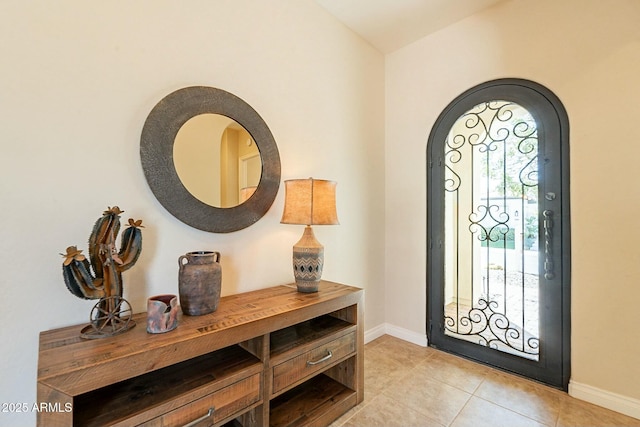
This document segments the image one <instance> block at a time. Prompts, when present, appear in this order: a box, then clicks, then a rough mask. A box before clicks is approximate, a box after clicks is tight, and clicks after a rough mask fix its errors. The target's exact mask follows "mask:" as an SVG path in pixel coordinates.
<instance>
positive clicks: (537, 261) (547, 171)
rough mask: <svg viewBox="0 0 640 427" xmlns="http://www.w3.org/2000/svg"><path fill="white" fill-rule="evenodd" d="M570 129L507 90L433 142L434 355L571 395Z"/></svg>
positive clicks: (540, 91) (536, 102)
mask: <svg viewBox="0 0 640 427" xmlns="http://www.w3.org/2000/svg"><path fill="white" fill-rule="evenodd" d="M568 137H569V124H568V119H567V115H566V112H565V110H564V108H563V106H562V104H561V103H560V101H559V100H558V98H557V97H556V96H555V95H554V94H553V93H552V92H551V91H549V90H548V89H546V88H545V87H543V86H541V85H539V84H537V83H534V82H531V81H527V80H521V79H500V80H495V81H490V82H487V83H484V84H481V85H479V86H476V87H474V88H472V89H470V90H468V91H467V92H465V93H463V94H462V95H460V96H459V97H458V98H456V99H455V100H454V101H453V102H452V103H451V104H449V106H447V108H446V109H445V110H444V111H443V112H442V114H441V115H440V116H439V118H438V120H437V121H436V123H435V125H434V127H433V129H432V131H431V134H430V136H429V142H428V159H427V162H428V165H427V166H428V182H427V189H428V195H427V204H428V206H427V230H428V236H427V242H428V248H427V251H428V260H427V265H428V279H427V280H428V282H427V288H428V307H427V312H428V316H427V317H428V318H427V336H428V340H429V345H431V346H433V347H437V348H440V349H442V350H445V351H449V352H453V353H457V354H460V355H463V356H465V357H468V358H471V359H475V360H478V361H481V362H483V363H487V364H490V365H492V366H496V367H499V368H502V369H505V370H509V371H512V372H515V373H518V374H521V375H524V376H527V377H530V378H532V379H535V380H538V381H541V382H544V383H546V384H549V385H552V386H555V387H558V388H563V389H565V390H566V388H567V386H568V381H569V369H570V367H569V364H570V359H569V351H570V336H569V332H570V313H569V310H570V268H569V267H570V260H571V258H570V235H569V182H568V177H569V144H568Z"/></svg>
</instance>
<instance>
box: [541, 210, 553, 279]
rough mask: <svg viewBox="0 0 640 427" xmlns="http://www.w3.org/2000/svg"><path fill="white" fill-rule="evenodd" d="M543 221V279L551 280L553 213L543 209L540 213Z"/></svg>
mask: <svg viewBox="0 0 640 427" xmlns="http://www.w3.org/2000/svg"><path fill="white" fill-rule="evenodd" d="M542 216H543V217H544V219H543V220H542V226H543V227H544V278H545V279H547V280H551V279H553V278H554V277H555V274H554V272H553V258H552V256H551V230H552V229H553V219H552V218H551V217H552V216H553V211H551V210H549V209H545V210H544V211H543V212H542Z"/></svg>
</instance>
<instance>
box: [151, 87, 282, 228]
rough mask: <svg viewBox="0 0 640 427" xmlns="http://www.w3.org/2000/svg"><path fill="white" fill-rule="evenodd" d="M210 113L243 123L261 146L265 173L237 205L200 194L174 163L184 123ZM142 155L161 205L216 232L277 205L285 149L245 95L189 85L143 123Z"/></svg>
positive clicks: (247, 223) (194, 224)
mask: <svg viewBox="0 0 640 427" xmlns="http://www.w3.org/2000/svg"><path fill="white" fill-rule="evenodd" d="M207 113H211V114H220V115H223V116H227V117H229V118H231V119H233V120H235V121H236V122H238V123H239V124H240V125H242V126H243V127H244V128H245V129H246V130H247V131H248V132H249V133H250V134H251V136H252V137H253V139H254V141H255V142H256V145H257V146H258V149H259V150H260V157H261V159H262V175H261V177H260V183H259V184H258V188H257V189H256V191H255V193H254V194H253V195H252V196H251V197H250V198H249V199H248V200H246V201H245V202H244V203H242V204H240V205H238V206H235V207H231V208H217V207H214V206H210V205H208V204H206V203H204V202H201V201H200V200H198V199H197V198H195V197H194V196H193V195H192V194H191V193H189V191H188V190H187V189H186V188H185V186H184V185H183V184H182V182H181V181H180V178H179V177H178V173H177V172H176V168H175V165H174V163H173V142H174V140H175V138H176V135H177V134H178V131H179V130H180V128H181V127H182V125H184V124H185V123H186V122H187V121H188V120H189V119H191V118H192V117H195V116H197V115H199V114H207ZM140 159H141V161H142V169H143V170H144V174H145V176H146V178H147V182H148V183H149V187H150V188H151V191H152V192H153V194H154V195H155V196H156V198H157V199H158V201H159V202H160V204H162V206H164V207H165V208H166V209H167V210H168V211H169V212H170V213H171V214H172V215H173V216H175V217H176V218H178V219H179V220H180V221H182V222H184V223H185V224H188V225H190V226H192V227H195V228H197V229H199V230H204V231H210V232H213V233H229V232H232V231H237V230H241V229H243V228H246V227H248V226H250V225H252V224H254V223H255V222H257V221H258V220H259V219H260V218H262V217H263V216H264V214H265V213H267V211H268V210H269V208H270V207H271V205H272V204H273V201H274V200H275V198H276V194H277V193H278V187H279V186H280V173H281V171H280V154H279V153H278V147H277V146H276V143H275V140H274V138H273V135H272V134H271V131H270V130H269V128H268V127H267V124H266V123H265V122H264V120H262V117H260V115H259V114H258V113H257V112H256V111H255V110H254V109H253V108H251V106H250V105H249V104H247V103H246V102H244V101H243V100H242V99H240V98H238V97H237V96H235V95H233V94H231V93H229V92H225V91H224V90H221V89H216V88H213V87H206V86H192V87H186V88H183V89H179V90H176V91H175V92H173V93H171V94H169V95H167V96H166V97H165V98H163V99H162V100H161V101H160V102H158V104H157V105H156V106H155V107H154V108H153V110H151V113H149V117H147V120H146V121H145V123H144V127H143V128H142V137H141V139H140Z"/></svg>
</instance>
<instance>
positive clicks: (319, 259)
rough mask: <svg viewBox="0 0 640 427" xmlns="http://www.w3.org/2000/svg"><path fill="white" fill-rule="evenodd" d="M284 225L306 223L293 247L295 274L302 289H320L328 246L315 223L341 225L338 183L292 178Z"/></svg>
mask: <svg viewBox="0 0 640 427" xmlns="http://www.w3.org/2000/svg"><path fill="white" fill-rule="evenodd" d="M284 185H285V187H284V188H285V200H284V212H283V213H282V220H281V221H280V222H281V223H282V224H300V225H305V226H306V227H305V228H304V232H303V233H302V237H301V238H300V240H299V241H298V243H296V244H295V245H294V246H293V275H294V277H295V279H296V286H297V288H298V291H299V292H305V293H308V292H318V285H319V283H320V278H321V277H322V267H323V265H324V246H322V244H321V243H320V242H318V240H316V236H315V235H314V234H313V229H312V228H311V226H312V225H331V224H339V222H338V214H337V212H336V185H337V183H336V182H334V181H327V180H322V179H313V178H308V179H291V180H287V181H285V182H284Z"/></svg>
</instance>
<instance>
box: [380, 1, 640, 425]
mask: <svg viewBox="0 0 640 427" xmlns="http://www.w3.org/2000/svg"><path fill="white" fill-rule="evenodd" d="M639 23H640V2H638V1H636V0H608V1H583V0H563V1H557V0H518V1H509V2H505V3H501V4H499V5H497V6H495V7H493V8H491V9H488V10H486V11H484V12H482V13H479V14H477V15H474V16H473V17H470V18H468V19H465V20H463V21H460V22H458V23H457V24H455V25H452V26H450V27H448V28H446V29H443V30H442V31H439V32H437V33H434V34H432V35H430V36H428V37H426V38H423V39H421V40H419V41H417V42H415V43H413V44H411V45H409V46H407V47H405V48H403V49H401V50H398V51H396V52H394V53H392V54H390V55H388V56H387V60H386V90H387V100H386V106H387V107H386V108H387V110H386V123H387V126H386V171H387V180H386V203H387V209H386V212H387V215H386V227H385V230H386V234H387V238H386V244H387V246H386V247H387V250H386V259H387V264H386V265H387V267H386V286H387V293H386V322H388V323H390V324H393V325H395V326H396V327H398V328H401V329H404V330H407V331H410V332H411V333H414V334H416V335H424V333H425V316H426V309H425V305H426V295H425V293H426V291H425V281H426V274H425V267H426V249H425V248H426V236H425V235H426V206H427V200H426V166H425V159H426V144H427V138H428V136H429V132H430V130H431V127H432V126H433V124H434V122H435V120H436V118H437V116H438V114H439V113H440V112H441V111H442V110H443V109H444V108H445V107H446V106H447V104H448V103H449V102H451V101H452V100H453V99H454V98H455V97H456V96H457V95H459V94H460V93H462V92H464V91H465V90H467V89H469V88H471V87H473V86H475V85H477V84H479V83H482V82H484V81H488V80H492V79H496V78H502V77H519V78H525V79H530V80H534V81H537V82H538V83H541V84H543V85H545V86H547V87H548V88H549V89H551V90H552V91H553V92H554V93H555V94H556V95H558V96H559V98H560V100H561V101H562V102H563V104H564V106H565V107H566V109H567V111H568V114H569V121H570V128H571V131H570V133H571V135H570V147H571V148H570V150H571V212H572V217H571V230H572V248H573V254H572V258H573V259H572V293H573V295H572V323H573V325H572V338H571V340H572V341H571V342H572V370H573V371H572V376H571V383H572V385H573V386H574V390H578V389H580V388H581V386H582V385H584V386H588V387H593V388H594V390H596V394H597V393H599V392H602V393H604V394H607V393H609V395H610V396H619V397H620V396H621V398H622V399H628V402H627V403H629V405H631V406H633V407H634V408H635V410H636V411H637V412H635V414H636V415H635V416H640V400H638V399H640V386H639V384H640V364H639V363H638V354H639V353H640V339H638V320H637V313H636V311H637V310H636V309H635V307H636V303H637V301H639V300H640V286H639V285H638V277H640V262H639V261H640V250H639V249H638V241H639V238H640V232H638V225H637V223H638V220H637V218H638V211H639V209H640V197H639V196H640V192H639V190H638V186H637V185H636V183H637V182H638V177H637V171H638V166H637V164H638V157H639V156H640V144H638V142H637V141H636V140H637V139H638V138H637V136H638V133H637V129H636V128H637V122H638V117H640V102H638V100H639V99H640V80H639V76H640V25H639ZM399 308H402V309H399ZM588 387H582V390H586V389H587V388H588ZM576 394H578V393H576ZM581 397H585V396H581ZM618 409H619V408H618Z"/></svg>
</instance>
